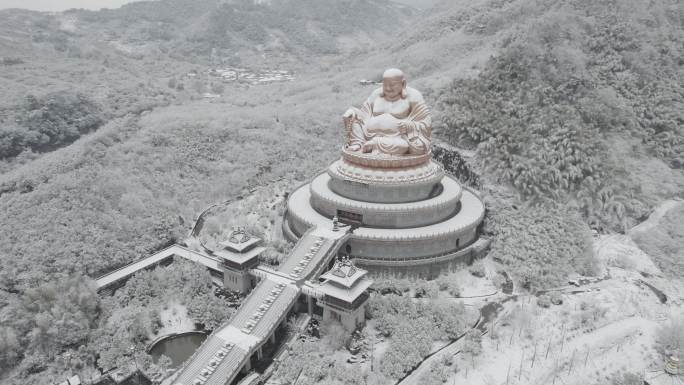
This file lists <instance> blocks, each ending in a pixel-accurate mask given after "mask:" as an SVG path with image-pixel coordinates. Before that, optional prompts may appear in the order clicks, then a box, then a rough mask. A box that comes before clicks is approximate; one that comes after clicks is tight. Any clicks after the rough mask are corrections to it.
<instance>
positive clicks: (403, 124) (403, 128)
mask: <svg viewBox="0 0 684 385" xmlns="http://www.w3.org/2000/svg"><path fill="white" fill-rule="evenodd" d="M410 129H411V123H409V122H408V121H407V120H400V121H399V134H401V135H407V134H408V133H409V130H410Z"/></svg>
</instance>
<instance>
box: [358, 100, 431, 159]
mask: <svg viewBox="0 0 684 385" xmlns="http://www.w3.org/2000/svg"><path fill="white" fill-rule="evenodd" d="M405 91H406V92H405V97H402V98H400V99H398V100H396V101H393V102H392V101H388V100H386V99H385V98H384V97H383V91H382V88H378V89H377V90H375V91H373V93H372V94H371V95H370V97H368V100H366V101H365V102H364V103H363V105H362V106H361V108H352V111H353V112H354V115H353V117H352V121H351V127H350V132H349V146H353V147H357V146H358V147H359V151H362V150H361V149H362V148H363V145H364V144H366V143H370V144H372V146H369V147H371V152H373V153H383V154H389V155H404V154H425V153H426V152H427V151H428V149H429V148H430V138H431V134H432V120H431V118H430V109H429V108H428V106H427V105H426V104H425V101H424V99H423V95H421V93H420V92H419V91H417V90H415V89H413V88H410V87H406V90H405ZM400 122H403V124H404V125H405V126H406V130H405V132H402V130H401V129H400V125H399V124H400Z"/></svg>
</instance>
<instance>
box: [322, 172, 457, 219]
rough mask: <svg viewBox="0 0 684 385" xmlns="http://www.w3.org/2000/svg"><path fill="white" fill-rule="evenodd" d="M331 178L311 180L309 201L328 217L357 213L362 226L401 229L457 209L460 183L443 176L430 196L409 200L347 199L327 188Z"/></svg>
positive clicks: (439, 217) (454, 211) (447, 214)
mask: <svg viewBox="0 0 684 385" xmlns="http://www.w3.org/2000/svg"><path fill="white" fill-rule="evenodd" d="M330 181H331V178H330V176H329V175H328V174H325V173H324V174H320V175H319V176H317V177H316V178H314V179H313V181H311V184H310V193H311V200H310V203H311V205H312V206H313V208H314V209H316V211H318V212H319V213H321V214H323V215H324V216H327V217H328V218H332V217H333V216H335V215H337V211H338V210H343V211H346V212H350V213H354V214H360V215H361V217H362V223H363V225H364V226H369V227H388V228H405V227H417V226H425V225H429V224H433V223H437V222H441V221H443V220H445V219H447V218H449V217H451V216H452V215H454V214H456V213H457V211H458V210H459V208H460V203H459V200H460V199H461V193H462V189H461V186H460V185H459V184H458V183H457V182H456V181H455V180H453V179H451V178H444V179H443V181H442V183H441V186H442V188H441V189H439V194H437V195H435V196H434V197H432V198H429V199H426V200H421V201H416V202H409V203H373V202H363V201H359V200H355V199H349V198H347V197H344V196H342V195H339V194H337V193H336V192H334V191H333V190H331V189H330V186H329V183H330Z"/></svg>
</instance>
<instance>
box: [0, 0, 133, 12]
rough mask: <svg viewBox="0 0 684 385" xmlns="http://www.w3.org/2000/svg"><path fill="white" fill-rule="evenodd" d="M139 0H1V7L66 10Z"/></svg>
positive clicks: (109, 5) (108, 5)
mask: <svg viewBox="0 0 684 385" xmlns="http://www.w3.org/2000/svg"><path fill="white" fill-rule="evenodd" d="M132 1H137V0H0V9H4V8H24V9H32V10H34V11H64V10H66V9H69V8H86V9H95V10H97V9H100V8H118V7H120V6H122V5H124V4H126V3H130V2H132Z"/></svg>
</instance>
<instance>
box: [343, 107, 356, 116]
mask: <svg viewBox="0 0 684 385" xmlns="http://www.w3.org/2000/svg"><path fill="white" fill-rule="evenodd" d="M342 117H343V118H344V119H351V118H355V117H356V112H355V111H354V109H353V108H350V109H348V110H347V111H345V112H344V114H342Z"/></svg>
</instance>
